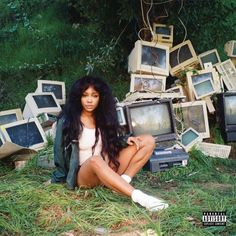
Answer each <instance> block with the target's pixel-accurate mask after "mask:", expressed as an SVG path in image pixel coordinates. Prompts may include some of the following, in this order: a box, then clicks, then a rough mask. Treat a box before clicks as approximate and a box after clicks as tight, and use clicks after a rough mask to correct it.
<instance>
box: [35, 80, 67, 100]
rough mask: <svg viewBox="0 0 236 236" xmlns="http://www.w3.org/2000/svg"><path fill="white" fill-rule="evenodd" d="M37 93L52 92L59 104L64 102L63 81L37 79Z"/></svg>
mask: <svg viewBox="0 0 236 236" xmlns="http://www.w3.org/2000/svg"><path fill="white" fill-rule="evenodd" d="M36 91H37V92H38V93H42V92H53V93H54V95H55V97H56V99H57V101H58V103H59V104H65V101H66V92H65V82H62V81H54V80H38V88H37V90H36Z"/></svg>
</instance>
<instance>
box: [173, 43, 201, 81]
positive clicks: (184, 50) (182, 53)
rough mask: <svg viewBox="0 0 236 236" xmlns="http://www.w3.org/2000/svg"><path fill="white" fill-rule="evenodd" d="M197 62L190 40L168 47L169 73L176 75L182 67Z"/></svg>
mask: <svg viewBox="0 0 236 236" xmlns="http://www.w3.org/2000/svg"><path fill="white" fill-rule="evenodd" d="M195 64H199V61H198V57H197V54H196V52H195V50H194V48H193V45H192V43H191V41H190V40H186V41H184V42H183V43H181V44H178V45H176V46H174V47H173V48H171V49H170V73H171V75H172V76H175V75H177V74H178V73H180V71H182V70H183V68H185V67H187V66H193V65H195Z"/></svg>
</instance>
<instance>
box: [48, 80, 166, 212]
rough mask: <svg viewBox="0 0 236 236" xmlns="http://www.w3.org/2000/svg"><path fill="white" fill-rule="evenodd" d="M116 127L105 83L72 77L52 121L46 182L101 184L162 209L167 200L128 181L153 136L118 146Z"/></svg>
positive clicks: (146, 154) (131, 139) (149, 149)
mask: <svg viewBox="0 0 236 236" xmlns="http://www.w3.org/2000/svg"><path fill="white" fill-rule="evenodd" d="M118 128H119V123H118V120H117V113H116V107H115V100H114V98H113V96H112V92H111V90H110V88H109V86H108V85H107V84H106V83H105V82H104V81H103V80H101V79H100V78H96V77H90V76H85V77H82V78H81V79H79V80H77V81H76V82H75V83H74V84H73V86H72V88H71V91H70V94H69V98H68V100H67V103H66V105H65V107H64V109H63V111H62V113H61V114H60V115H59V118H58V121H57V131H56V137H55V142H54V160H55V165H56V170H55V171H54V173H53V175H52V182H66V183H67V186H68V187H69V188H70V189H74V188H75V186H78V187H85V188H93V187H95V186H98V185H105V186H106V187H108V188H110V189H112V190H114V191H116V192H119V193H121V194H124V195H126V196H128V197H131V199H132V200H133V201H134V202H136V203H139V204H140V205H141V206H143V207H146V208H147V209H148V210H150V211H157V210H160V209H164V208H167V207H168V204H167V203H165V202H163V201H162V200H160V199H158V198H155V197H152V196H149V195H147V194H145V193H143V192H142V191H140V190H138V189H134V187H132V185H130V182H131V180H132V177H134V175H135V174H136V173H137V172H138V171H139V170H140V169H141V168H142V167H143V166H144V164H145V163H146V162H147V161H148V159H149V158H150V156H151V154H152V152H153V149H154V146H155V142H154V139H153V137H152V136H151V135H140V136H137V137H129V138H128V139H127V143H126V146H125V147H124V145H122V142H121V137H120V136H119V135H118V133H119V132H118Z"/></svg>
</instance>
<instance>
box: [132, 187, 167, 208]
mask: <svg viewBox="0 0 236 236" xmlns="http://www.w3.org/2000/svg"><path fill="white" fill-rule="evenodd" d="M131 198H132V200H133V201H134V202H136V203H139V204H140V205H141V206H143V207H145V208H146V209H147V210H149V211H152V212H153V211H158V210H163V209H166V208H167V207H168V206H169V205H168V204H167V203H165V202H164V201H163V200H161V199H158V198H156V197H153V196H150V195H148V194H146V193H143V192H142V191H140V190H138V189H135V190H134V191H133V192H132V195H131Z"/></svg>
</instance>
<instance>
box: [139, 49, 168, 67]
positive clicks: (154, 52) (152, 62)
mask: <svg viewBox="0 0 236 236" xmlns="http://www.w3.org/2000/svg"><path fill="white" fill-rule="evenodd" d="M141 64H142V65H148V66H154V67H159V68H161V69H166V67H167V65H166V50H165V49H162V48H157V47H151V46H147V45H142V57H141Z"/></svg>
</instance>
